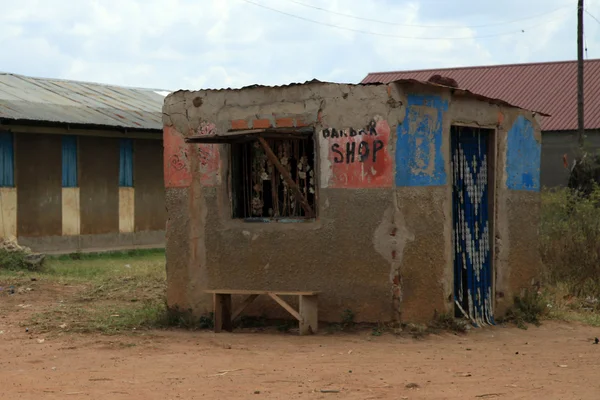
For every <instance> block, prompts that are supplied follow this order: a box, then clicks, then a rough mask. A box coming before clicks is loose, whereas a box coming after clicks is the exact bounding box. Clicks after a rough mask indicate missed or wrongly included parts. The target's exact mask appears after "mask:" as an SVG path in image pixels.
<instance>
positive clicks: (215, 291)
mask: <svg viewBox="0 0 600 400" xmlns="http://www.w3.org/2000/svg"><path fill="white" fill-rule="evenodd" d="M204 292H205V293H213V294H241V295H252V294H257V295H261V294H265V295H269V294H270V293H273V294H276V295H278V296H314V295H316V294H319V292H304V291H300V292H291V291H279V290H239V289H208V290H205V291H204Z"/></svg>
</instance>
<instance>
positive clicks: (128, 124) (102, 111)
mask: <svg viewBox="0 0 600 400" xmlns="http://www.w3.org/2000/svg"><path fill="white" fill-rule="evenodd" d="M159 92H161V90H153V89H139V88H126V87H120V86H111V85H102V84H98V83H88V82H76V81H66V80H60V79H42V78H31V77H27V76H22V75H15V74H3V73H0V119H7V120H21V121H36V122H44V121H45V122H53V123H66V124H85V125H95V126H102V127H118V128H129V129H152V130H160V129H162V106H163V102H164V96H163V95H161V94H160V93H159ZM162 92H164V91H162Z"/></svg>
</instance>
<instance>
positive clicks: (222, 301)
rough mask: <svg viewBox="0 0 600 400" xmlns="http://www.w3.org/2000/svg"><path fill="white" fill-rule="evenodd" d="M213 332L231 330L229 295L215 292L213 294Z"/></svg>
mask: <svg viewBox="0 0 600 400" xmlns="http://www.w3.org/2000/svg"><path fill="white" fill-rule="evenodd" d="M214 314H215V332H221V330H223V329H224V330H226V331H227V332H231V331H232V330H233V327H232V323H231V295H230V294H220V293H215V296H214Z"/></svg>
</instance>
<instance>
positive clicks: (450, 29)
mask: <svg viewBox="0 0 600 400" xmlns="http://www.w3.org/2000/svg"><path fill="white" fill-rule="evenodd" d="M251 3H254V4H251ZM259 5H262V6H263V7H260V6H259ZM309 6H311V7H309ZM265 7H268V8H270V9H268V8H265ZM314 7H316V8H314ZM586 8H587V11H588V12H589V13H590V14H592V15H593V16H595V17H596V18H598V20H600V0H586ZM274 10H277V11H279V12H277V11H274ZM283 13H286V14H290V15H285V14H283ZM340 14H345V15H340ZM576 14H577V0H495V1H492V0H410V1H404V0H371V1H369V0H0V44H1V46H0V48H1V49H2V55H1V56H0V71H2V72H12V73H18V74H24V75H31V76H37V77H51V78H64V79H74V80H85V81H93V82H101V83H109V84H118V85H125V86H137V87H149V88H157V89H167V90H175V89H199V88H223V87H241V86H244V85H250V84H255V83H258V84H268V85H279V84H286V83H290V82H304V81H306V80H310V79H313V78H317V79H319V80H325V81H334V82H359V81H360V80H361V79H362V78H363V77H364V76H365V75H366V74H367V73H368V72H370V71H387V70H396V69H420V68H436V67H451V66H468V65H487V64H504V63H521V62H537V61H556V60H567V59H575V58H576V56H577V52H576V22H577V15H576ZM352 16H354V17H359V18H352ZM585 22H586V41H587V47H588V57H589V58H600V22H599V21H596V20H594V19H593V18H592V17H591V16H590V15H588V14H586V15H585ZM334 26H336V27H342V28H345V29H339V28H335V27H334ZM423 26H426V27H423ZM522 31H524V32H522ZM368 33H372V34H368Z"/></svg>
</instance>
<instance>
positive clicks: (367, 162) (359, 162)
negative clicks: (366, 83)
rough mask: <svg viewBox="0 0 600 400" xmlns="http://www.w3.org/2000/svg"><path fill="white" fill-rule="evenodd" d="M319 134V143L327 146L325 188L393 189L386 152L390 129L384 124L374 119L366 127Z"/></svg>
mask: <svg viewBox="0 0 600 400" xmlns="http://www.w3.org/2000/svg"><path fill="white" fill-rule="evenodd" d="M319 134H320V135H321V140H323V142H322V143H324V144H326V146H327V152H328V156H327V159H328V163H327V164H329V165H330V167H331V172H330V174H329V177H328V184H327V185H326V186H327V187H330V188H350V189H358V188H383V187H391V186H392V183H393V173H392V172H393V165H392V157H391V156H390V153H389V149H388V143H389V139H390V127H389V125H388V123H387V121H385V120H384V119H381V118H375V119H373V120H372V121H371V122H370V123H369V124H368V125H367V126H365V127H353V128H347V129H336V128H334V127H331V128H327V129H323V130H322V131H321V132H319ZM321 167H326V166H325V165H322V166H321ZM321 176H322V177H323V175H321Z"/></svg>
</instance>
